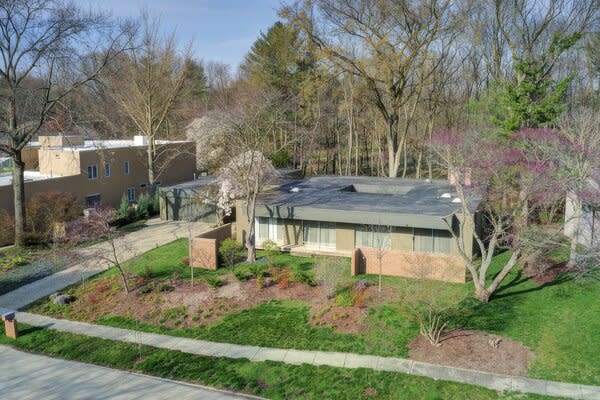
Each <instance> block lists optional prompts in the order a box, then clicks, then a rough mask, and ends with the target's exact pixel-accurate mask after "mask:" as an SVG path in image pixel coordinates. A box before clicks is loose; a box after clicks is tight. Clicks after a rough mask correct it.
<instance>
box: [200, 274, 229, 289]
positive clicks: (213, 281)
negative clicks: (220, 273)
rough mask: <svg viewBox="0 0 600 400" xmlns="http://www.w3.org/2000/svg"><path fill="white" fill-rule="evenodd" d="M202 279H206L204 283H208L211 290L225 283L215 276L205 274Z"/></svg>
mask: <svg viewBox="0 0 600 400" xmlns="http://www.w3.org/2000/svg"><path fill="white" fill-rule="evenodd" d="M204 280H205V281H206V283H208V286H210V287H211V288H212V289H213V290H217V289H218V288H220V287H221V286H223V285H224V284H225V282H223V281H222V280H221V279H219V278H218V277H216V276H207V277H206V278H204Z"/></svg>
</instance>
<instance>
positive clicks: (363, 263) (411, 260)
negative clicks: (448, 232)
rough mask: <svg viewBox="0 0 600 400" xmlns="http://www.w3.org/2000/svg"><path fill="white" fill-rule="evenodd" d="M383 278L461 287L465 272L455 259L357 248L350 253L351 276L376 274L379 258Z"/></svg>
mask: <svg viewBox="0 0 600 400" xmlns="http://www.w3.org/2000/svg"><path fill="white" fill-rule="evenodd" d="M378 256H381V267H382V273H383V275H390V276H404V277H407V278H418V279H432V280H438V281H445V282H456V283H464V282H465V281H466V268H465V265H464V262H463V260H462V259H461V258H460V257H459V256H451V255H445V254H433V253H419V252H414V251H406V250H385V251H383V252H380V250H378V249H373V248H357V249H354V250H353V251H352V261H351V263H350V266H351V273H352V275H358V274H379V262H378V260H379V257H378Z"/></svg>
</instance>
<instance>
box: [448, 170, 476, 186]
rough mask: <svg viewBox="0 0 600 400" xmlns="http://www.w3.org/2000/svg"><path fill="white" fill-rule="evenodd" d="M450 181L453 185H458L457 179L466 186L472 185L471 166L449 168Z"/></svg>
mask: <svg viewBox="0 0 600 400" xmlns="http://www.w3.org/2000/svg"><path fill="white" fill-rule="evenodd" d="M448 181H450V185H452V186H456V182H457V181H460V182H461V183H462V184H463V185H465V186H471V183H472V182H471V168H458V169H454V168H450V169H448Z"/></svg>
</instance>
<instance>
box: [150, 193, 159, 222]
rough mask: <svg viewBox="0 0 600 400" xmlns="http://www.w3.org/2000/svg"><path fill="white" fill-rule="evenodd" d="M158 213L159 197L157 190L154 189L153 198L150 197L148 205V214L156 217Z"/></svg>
mask: <svg viewBox="0 0 600 400" xmlns="http://www.w3.org/2000/svg"><path fill="white" fill-rule="evenodd" d="M159 213H160V197H159V193H158V188H157V189H155V192H154V196H152V198H151V201H150V203H149V204H148V214H149V215H157V214H159Z"/></svg>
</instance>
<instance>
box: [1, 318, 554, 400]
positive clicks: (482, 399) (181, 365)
mask: <svg viewBox="0 0 600 400" xmlns="http://www.w3.org/2000/svg"><path fill="white" fill-rule="evenodd" d="M21 330H22V336H20V337H19V339H18V340H16V341H13V340H11V339H8V338H7V337H5V336H4V332H3V328H0V343H1V344H5V345H11V346H13V347H15V348H17V349H20V350H24V351H29V352H34V353H41V354H46V355H48V356H53V357H58V358H64V359H68V360H75V361H82V362H88V363H94V364H99V365H103V366H106V367H113V368H119V369H124V370H130V371H135V372H140V373H144V374H149V375H155V376H159V377H163V378H169V379H174V380H180V381H187V382H192V383H198V384H202V385H209V386H212V387H217V388H222V389H229V390H234V391H238V392H245V393H250V394H255V395H259V396H264V397H267V398H270V399H290V398H293V399H357V398H377V399H398V400H402V399H426V400H437V399H457V400H461V399H465V400H467V399H468V400H486V399H523V400H528V399H531V400H544V399H550V398H548V397H545V396H537V395H523V394H504V393H501V394H498V393H497V392H495V391H492V390H488V389H484V388H479V387H476V386H469V385H464V384H459V383H453V382H446V381H434V380H432V379H428V378H423V377H417V376H409V375H404V374H399V373H391V372H378V371H372V370H366V369H343V368H335V367H328V366H311V365H306V364H304V365H299V366H296V365H287V364H283V363H279V362H272V361H266V362H250V361H248V360H246V359H235V360H234V359H225V358H212V357H204V356H197V355H193V354H187V353H182V352H179V351H173V350H164V349H157V348H153V347H149V346H143V345H136V344H129V343H122V342H115V341H110V340H105V339H99V338H90V337H86V336H82V335H75V334H70V333H63V332H56V331H51V330H48V329H40V328H32V327H27V326H24V325H21Z"/></svg>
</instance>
